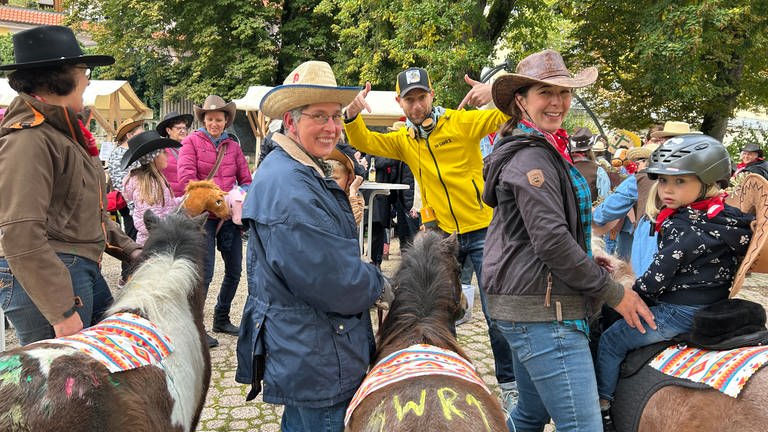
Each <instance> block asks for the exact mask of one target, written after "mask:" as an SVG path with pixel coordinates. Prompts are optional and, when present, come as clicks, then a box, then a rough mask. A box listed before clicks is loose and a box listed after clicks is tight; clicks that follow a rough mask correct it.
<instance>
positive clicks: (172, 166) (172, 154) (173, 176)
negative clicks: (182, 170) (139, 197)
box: [163, 147, 184, 197]
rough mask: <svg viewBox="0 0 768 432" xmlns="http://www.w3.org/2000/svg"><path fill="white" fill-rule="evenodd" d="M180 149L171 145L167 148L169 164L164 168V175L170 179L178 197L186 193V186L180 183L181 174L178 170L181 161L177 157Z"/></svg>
mask: <svg viewBox="0 0 768 432" xmlns="http://www.w3.org/2000/svg"><path fill="white" fill-rule="evenodd" d="M179 150H180V149H175V148H170V147H169V148H166V149H165V154H167V155H168V166H167V167H166V168H165V169H164V170H163V175H164V176H165V178H166V179H168V184H169V185H171V190H173V195H174V196H177V197H180V196H182V195H184V186H182V185H181V184H180V183H179V174H178V173H177V172H176V167H177V166H178V163H179V161H178V159H177V156H178V154H179Z"/></svg>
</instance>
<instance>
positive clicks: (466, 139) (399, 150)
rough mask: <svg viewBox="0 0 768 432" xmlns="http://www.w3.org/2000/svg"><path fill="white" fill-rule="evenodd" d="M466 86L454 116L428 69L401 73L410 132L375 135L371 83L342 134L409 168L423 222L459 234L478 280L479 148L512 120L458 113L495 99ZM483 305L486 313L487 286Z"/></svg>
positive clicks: (503, 382) (506, 364) (510, 390)
mask: <svg viewBox="0 0 768 432" xmlns="http://www.w3.org/2000/svg"><path fill="white" fill-rule="evenodd" d="M464 80H465V81H466V82H467V84H469V85H470V86H472V89H471V90H470V91H469V93H467V95H466V97H465V98H464V100H463V101H462V102H461V105H459V109H458V110H453V109H446V108H443V107H441V106H433V105H432V101H433V100H434V97H435V92H434V90H433V88H432V83H431V81H430V79H429V74H428V73H427V71H426V70H424V69H422V68H415V67H413V68H409V69H407V70H405V71H403V72H401V73H400V74H398V76H397V85H396V93H397V102H398V103H399V104H400V107H401V108H402V109H403V112H405V116H406V118H407V121H406V127H404V128H401V129H399V130H397V131H395V132H390V133H386V134H381V133H377V132H372V131H370V130H369V129H368V128H367V127H366V125H365V122H364V121H363V118H362V116H359V115H358V114H360V112H362V110H363V109H367V110H368V111H369V112H370V110H371V109H370V106H368V104H367V102H366V101H365V97H366V96H367V95H368V92H370V90H371V84H370V83H366V85H365V88H364V89H363V90H362V91H361V92H360V93H359V94H358V95H357V97H356V98H355V99H354V100H353V101H352V102H351V103H350V104H349V105H348V106H347V107H346V108H345V110H344V120H345V124H344V129H345V131H346V134H347V138H348V140H349V144H350V145H351V146H352V147H354V148H356V149H357V150H360V151H362V152H365V153H369V154H373V155H376V156H384V157H388V158H392V159H399V160H401V161H403V162H405V163H406V164H408V167H409V168H410V169H411V171H413V176H414V178H415V179H416V181H417V182H418V183H419V186H420V188H421V199H422V205H423V207H422V217H423V220H422V222H425V221H426V218H424V216H425V209H429V210H431V211H432V212H433V214H434V215H435V216H436V218H437V221H436V226H437V227H438V228H439V229H440V230H442V231H443V232H445V233H447V234H446V235H448V234H450V233H453V232H457V233H458V237H459V256H458V259H459V263H461V264H463V263H464V261H465V260H466V259H467V258H469V259H470V260H471V262H472V266H473V267H474V269H475V271H476V273H477V278H478V281H479V280H480V275H481V272H482V260H483V247H484V245H485V232H486V229H487V227H488V225H489V224H490V222H491V217H492V210H491V208H490V207H488V206H486V205H485V204H484V203H483V201H482V199H481V197H482V195H483V185H484V182H483V159H482V156H481V154H480V145H479V143H480V140H481V139H482V138H483V137H484V136H486V135H488V134H489V133H491V132H495V131H496V130H497V129H498V128H499V126H501V125H502V124H503V123H504V122H506V121H507V119H508V118H509V117H508V116H507V115H506V114H504V113H502V112H501V111H499V110H497V109H493V110H473V111H466V110H463V109H461V108H462V107H463V106H464V105H473V106H481V105H485V104H486V103H488V102H489V101H490V100H491V86H490V84H483V83H480V82H478V81H474V80H472V79H470V78H469V77H468V76H465V77H464ZM429 210H426V211H429ZM480 299H481V301H482V305H483V312H485V310H486V307H485V294H484V293H483V290H482V287H481V289H480ZM486 316H487V314H486ZM488 333H489V336H490V339H491V348H492V349H493V354H494V358H495V362H496V377H497V379H498V381H499V384H500V387H501V389H502V392H503V393H504V396H506V395H507V394H513V395H514V394H516V385H515V377H514V372H513V371H512V354H511V352H510V350H509V347H508V346H507V344H506V342H505V340H504V338H503V337H502V336H501V334H500V333H499V332H498V330H496V329H495V328H489V331H488Z"/></svg>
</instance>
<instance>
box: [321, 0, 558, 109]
mask: <svg viewBox="0 0 768 432" xmlns="http://www.w3.org/2000/svg"><path fill="white" fill-rule="evenodd" d="M551 3H553V2H552V1H545V0H495V1H484V0H418V1H416V0H403V1H394V2H393V1H389V0H322V1H321V2H320V4H319V6H318V7H317V9H316V12H318V13H323V14H326V15H328V16H334V17H335V20H334V25H333V31H334V32H335V33H336V34H337V35H338V37H339V49H338V52H337V54H336V56H335V59H334V62H333V65H334V66H335V70H336V72H337V74H338V75H339V79H340V81H341V82H342V83H344V84H362V83H364V82H365V81H370V82H371V84H372V85H373V86H374V88H377V89H381V90H393V89H394V85H395V76H396V75H397V73H398V72H400V71H401V70H403V69H404V68H406V67H409V66H421V67H424V68H426V69H427V70H428V71H429V72H430V77H431V79H432V85H433V87H434V88H435V92H436V95H437V98H438V102H439V103H441V104H442V105H445V106H449V107H453V106H456V105H457V104H458V103H459V102H460V101H461V99H462V97H463V96H464V94H466V92H467V90H468V86H467V84H465V83H464V80H463V76H464V74H465V73H466V74H469V75H470V76H472V77H474V78H477V77H479V75H480V71H481V70H482V68H483V67H484V66H487V65H489V64H490V62H491V61H492V58H493V54H494V50H495V48H496V47H497V45H499V44H502V45H503V46H504V47H505V48H508V49H511V50H513V51H519V52H520V53H521V54H522V53H524V54H528V53H530V52H533V51H536V50H538V49H541V48H542V47H543V46H546V44H547V43H548V42H547V40H548V39H549V35H550V32H556V31H558V30H559V29H557V28H551V27H550V24H551V23H552V22H553V20H554V19H555V16H554V15H552V14H551V9H550V4H551ZM510 41H514V42H512V43H510ZM515 57H518V56H515ZM519 58H522V55H520V56H519Z"/></svg>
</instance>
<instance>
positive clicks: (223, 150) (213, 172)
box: [205, 142, 227, 180]
mask: <svg viewBox="0 0 768 432" xmlns="http://www.w3.org/2000/svg"><path fill="white" fill-rule="evenodd" d="M226 152H227V143H226V142H223V143H221V145H220V146H219V151H218V152H217V153H218V154H217V155H216V163H215V164H213V169H212V170H211V172H209V173H208V177H206V178H205V179H206V180H211V179H212V178H213V176H215V175H216V171H218V170H219V166H220V165H221V161H222V160H223V159H224V153H226Z"/></svg>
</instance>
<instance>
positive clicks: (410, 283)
mask: <svg viewBox="0 0 768 432" xmlns="http://www.w3.org/2000/svg"><path fill="white" fill-rule="evenodd" d="M456 251H457V243H456V237H455V236H451V237H449V238H447V239H444V238H443V237H442V236H441V235H439V234H437V233H434V232H430V231H428V232H422V233H419V234H418V235H417V236H416V237H415V238H414V241H413V244H412V246H411V247H410V248H409V249H408V251H407V252H406V253H404V254H403V258H402V262H401V264H400V267H399V269H398V270H397V272H396V273H395V276H394V279H393V286H394V287H395V299H394V301H393V302H392V305H391V307H390V310H389V313H388V314H387V317H386V319H385V320H384V322H383V323H382V325H381V327H380V328H379V332H378V338H377V340H378V351H377V353H376V356H375V357H376V362H377V363H378V362H380V361H381V360H382V359H384V358H386V357H387V356H389V355H390V354H393V353H396V352H398V351H400V350H402V349H404V348H408V347H410V346H412V345H414V344H427V345H431V346H434V347H438V348H441V349H444V350H448V351H452V352H453V353H456V354H458V355H459V356H461V357H463V358H464V359H466V360H469V358H468V357H467V355H466V353H464V350H462V349H461V347H460V346H459V344H458V342H457V341H456V337H455V336H454V332H455V322H456V320H457V318H459V317H460V316H461V314H462V313H463V309H462V306H461V299H462V290H461V283H460V282H459V265H458V262H457V261H456V258H455V257H456ZM374 370H375V368H374ZM475 375H476V374H475ZM369 377H370V375H369ZM478 379H479V377H478ZM364 385H365V383H364ZM444 430H457V431H507V425H506V422H505V418H504V414H503V412H502V410H501V406H500V405H499V402H498V400H497V399H496V397H495V396H494V395H493V394H491V393H489V392H488V391H486V389H485V388H483V387H481V386H480V385H478V384H475V383H472V382H469V381H467V380H464V379H462V378H458V377H454V376H446V375H425V376H418V377H414V378H408V379H405V380H402V381H398V382H395V383H392V384H389V385H386V386H384V387H381V388H379V389H378V390H375V391H373V392H372V393H370V394H369V395H367V396H366V397H365V398H364V399H363V400H362V402H360V404H359V405H357V407H356V408H355V409H354V411H353V412H352V415H351V418H350V420H349V423H348V424H347V431H394V432H397V431H420V432H423V431H444Z"/></svg>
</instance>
